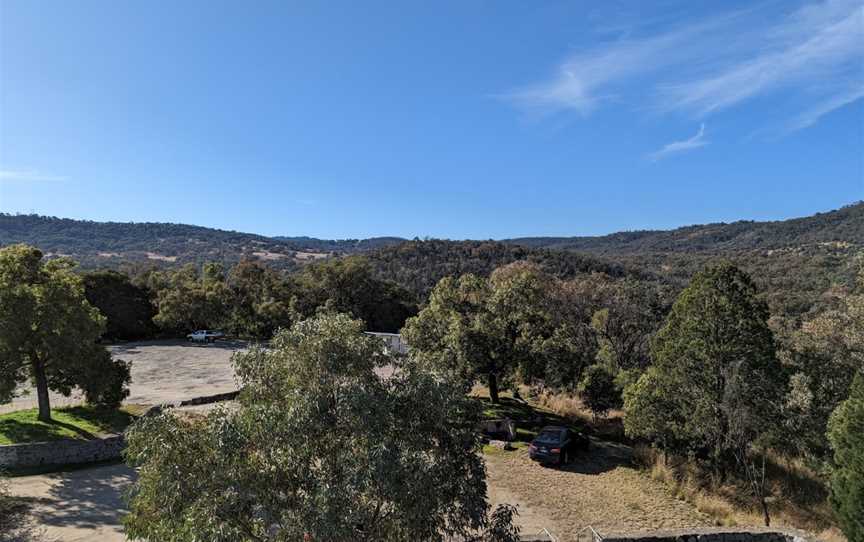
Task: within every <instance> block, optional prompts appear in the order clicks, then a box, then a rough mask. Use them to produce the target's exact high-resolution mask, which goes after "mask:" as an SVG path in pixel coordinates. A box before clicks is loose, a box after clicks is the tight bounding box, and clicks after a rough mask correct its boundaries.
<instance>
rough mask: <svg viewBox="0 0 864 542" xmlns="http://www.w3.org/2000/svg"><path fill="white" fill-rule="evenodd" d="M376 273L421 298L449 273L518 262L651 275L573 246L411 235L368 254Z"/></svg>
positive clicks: (570, 272) (572, 272)
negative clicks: (529, 245)
mask: <svg viewBox="0 0 864 542" xmlns="http://www.w3.org/2000/svg"><path fill="white" fill-rule="evenodd" d="M366 257H367V258H368V259H369V262H370V263H371V265H372V267H373V269H374V270H375V273H376V275H377V276H379V277H385V278H387V279H389V280H392V281H394V282H396V283H397V284H400V285H402V286H404V287H405V288H407V289H408V290H409V291H411V292H413V293H414V294H416V295H417V296H418V297H420V298H425V297H427V296H429V294H430V292H431V291H432V289H433V288H434V287H435V285H436V284H438V282H439V281H440V280H441V279H442V278H444V277H449V276H455V277H458V276H460V275H467V274H471V275H477V276H481V277H488V276H489V275H491V274H492V272H493V271H494V270H495V269H498V268H499V267H503V266H506V265H508V264H511V263H514V262H525V263H529V264H533V265H535V266H537V267H539V268H540V269H541V270H542V271H543V272H544V273H547V274H549V275H552V276H555V277H558V278H572V277H575V276H578V275H580V274H586V273H603V274H605V275H608V276H611V277H623V276H633V277H639V278H647V279H650V278H652V277H651V276H650V275H649V274H646V273H640V272H638V271H636V270H634V269H633V268H627V267H625V266H623V265H620V264H618V263H615V262H611V261H608V260H604V259H601V258H597V257H593V256H588V255H584V254H577V253H572V252H563V251H553V250H543V249H531V248H526V247H522V246H516V245H511V244H506V243H500V242H495V241H444V240H440V239H430V240H425V241H420V240H417V239H415V240H413V241H408V242H405V243H402V244H400V245H395V246H390V247H386V248H382V249H380V250H376V251H372V252H369V253H367V254H366Z"/></svg>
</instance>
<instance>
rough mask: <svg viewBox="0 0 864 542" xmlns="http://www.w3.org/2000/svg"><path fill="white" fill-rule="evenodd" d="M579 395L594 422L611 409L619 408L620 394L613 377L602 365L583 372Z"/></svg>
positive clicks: (593, 366)
mask: <svg viewBox="0 0 864 542" xmlns="http://www.w3.org/2000/svg"><path fill="white" fill-rule="evenodd" d="M579 394H580V395H581V396H582V401H583V402H584V403H585V405H587V406H588V408H590V409H591V412H592V413H593V414H594V418H595V420H596V418H597V416H605V415H606V414H607V413H608V412H609V411H610V410H612V409H613V408H616V407H619V406H621V392H620V391H619V390H618V387H617V386H616V385H615V377H614V376H613V375H612V373H611V372H609V370H608V369H607V368H606V367H604V366H602V365H592V366H590V367H588V369H586V370H585V376H583V377H582V382H580V383H579Z"/></svg>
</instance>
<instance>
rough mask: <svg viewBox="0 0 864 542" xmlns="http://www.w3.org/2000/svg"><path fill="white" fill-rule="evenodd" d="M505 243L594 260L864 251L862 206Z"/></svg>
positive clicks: (860, 203) (861, 204)
mask: <svg viewBox="0 0 864 542" xmlns="http://www.w3.org/2000/svg"><path fill="white" fill-rule="evenodd" d="M504 241H505V242H507V243H512V244H518V245H522V246H529V247H540V248H550V249H556V250H577V251H583V252H593V253H598V254H609V255H620V254H648V253H657V252H664V253H668V252H685V253H690V252H713V253H727V252H729V251H740V250H753V249H762V250H768V249H778V248H787V247H803V246H806V245H814V244H815V245H818V244H829V245H831V244H835V243H836V244H840V245H843V244H852V245H856V246H858V247H861V246H864V202H858V203H855V204H852V205H847V206H845V207H842V208H840V209H837V210H835V211H828V212H825V213H816V214H815V215H813V216H808V217H803V218H793V219H789V220H778V221H773V222H754V221H751V220H741V221H738V222H732V223H729V224H727V223H723V222H720V223H715V224H698V225H693V226H686V227H683V228H677V229H674V230H645V231H629V232H618V233H613V234H610V235H603V236H597V237H521V238H515V239H506V240H504Z"/></svg>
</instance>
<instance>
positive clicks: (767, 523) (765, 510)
mask: <svg viewBox="0 0 864 542" xmlns="http://www.w3.org/2000/svg"><path fill="white" fill-rule="evenodd" d="M759 500H760V501H761V502H762V515H763V517H764V518H765V526H766V527H770V526H771V516H769V515H768V503H767V502H766V501H765V497H764V496H762V497H761V498H760V499H759Z"/></svg>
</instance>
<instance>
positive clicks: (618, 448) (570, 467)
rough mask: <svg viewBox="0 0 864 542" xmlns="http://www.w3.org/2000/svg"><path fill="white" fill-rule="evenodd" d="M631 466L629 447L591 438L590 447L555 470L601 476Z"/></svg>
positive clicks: (631, 457)
mask: <svg viewBox="0 0 864 542" xmlns="http://www.w3.org/2000/svg"><path fill="white" fill-rule="evenodd" d="M632 465H633V452H632V450H631V449H630V447H629V446H627V445H625V444H619V443H617V442H609V441H605V440H599V439H596V438H591V445H590V447H589V448H588V449H587V450H583V451H580V452H577V453H576V454H575V455H574V456H573V458H572V459H571V460H570V461H569V462H568V463H567V464H565V465H562V466H560V467H557V468H559V469H560V470H562V471H565V472H575V473H579V474H602V473H604V472H608V471H611V470H615V469H617V468H618V467H630V466H632Z"/></svg>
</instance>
